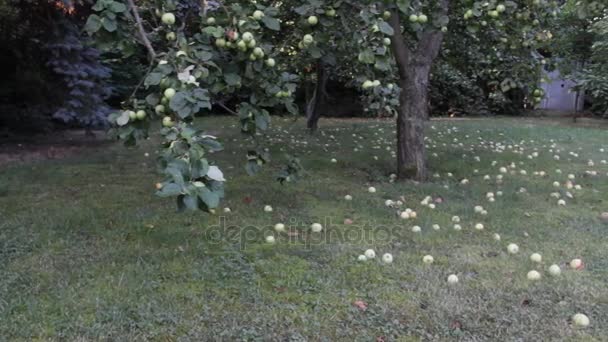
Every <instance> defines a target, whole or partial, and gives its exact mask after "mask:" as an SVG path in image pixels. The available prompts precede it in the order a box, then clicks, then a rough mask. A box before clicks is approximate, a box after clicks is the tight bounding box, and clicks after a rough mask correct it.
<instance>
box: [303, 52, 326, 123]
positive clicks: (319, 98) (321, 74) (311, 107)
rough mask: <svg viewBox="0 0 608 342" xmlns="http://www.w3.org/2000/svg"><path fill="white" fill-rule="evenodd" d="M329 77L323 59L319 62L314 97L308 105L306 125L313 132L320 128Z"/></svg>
mask: <svg viewBox="0 0 608 342" xmlns="http://www.w3.org/2000/svg"><path fill="white" fill-rule="evenodd" d="M328 79H329V73H328V72H327V70H325V65H324V64H323V62H321V60H319V61H318V62H317V80H316V83H315V90H314V92H313V95H312V98H311V100H310V102H309V103H308V105H307V106H306V118H307V121H306V127H308V129H309V130H310V131H311V132H314V131H316V130H317V128H318V123H319V118H320V117H321V108H322V107H323V101H324V99H325V94H326V91H325V87H327V80H328Z"/></svg>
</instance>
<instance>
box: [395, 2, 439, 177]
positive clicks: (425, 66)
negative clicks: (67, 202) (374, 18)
mask: <svg viewBox="0 0 608 342" xmlns="http://www.w3.org/2000/svg"><path fill="white" fill-rule="evenodd" d="M439 3H440V6H441V11H442V13H443V14H447V12H448V5H449V0H441V1H439ZM389 23H390V25H391V27H392V28H393V31H394V34H393V39H392V44H391V46H392V49H393V55H394V56H395V61H396V63H397V67H398V69H399V84H400V86H401V94H400V95H399V109H398V115H397V176H398V177H399V178H401V179H403V178H415V179H416V180H420V181H423V180H426V179H427V178H428V173H429V172H428V168H427V161H426V147H425V145H424V125H425V120H426V118H427V117H428V115H429V108H428V99H429V88H428V86H429V78H430V72H431V66H432V65H433V61H434V60H435V58H436V57H437V55H438V54H439V49H440V47H441V43H442V41H443V33H442V32H441V31H424V32H423V33H422V34H420V38H419V40H418V46H417V47H416V49H415V50H413V51H412V50H410V47H408V45H409V44H406V41H405V37H404V36H403V33H402V32H401V18H400V14H399V11H397V10H393V11H392V13H391V18H390V19H389Z"/></svg>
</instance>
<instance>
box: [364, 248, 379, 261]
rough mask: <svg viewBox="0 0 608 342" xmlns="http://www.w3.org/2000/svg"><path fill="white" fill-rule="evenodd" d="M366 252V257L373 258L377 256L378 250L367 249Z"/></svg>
mask: <svg viewBox="0 0 608 342" xmlns="http://www.w3.org/2000/svg"><path fill="white" fill-rule="evenodd" d="M364 254H365V257H366V258H368V259H373V258H375V257H376V252H374V250H373V249H368V250H366V251H365V253H364Z"/></svg>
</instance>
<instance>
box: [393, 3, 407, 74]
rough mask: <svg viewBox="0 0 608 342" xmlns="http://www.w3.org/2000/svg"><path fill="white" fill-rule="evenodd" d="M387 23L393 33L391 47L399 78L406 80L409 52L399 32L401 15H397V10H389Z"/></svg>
mask: <svg viewBox="0 0 608 342" xmlns="http://www.w3.org/2000/svg"><path fill="white" fill-rule="evenodd" d="M388 23H389V24H390V25H391V27H392V28H393V31H394V32H393V38H392V43H391V47H392V49H393V55H394V56H395V60H396V61H397V66H398V68H399V77H400V78H401V79H407V77H408V72H407V65H408V64H409V62H410V50H409V48H408V47H407V46H406V45H405V37H404V36H403V33H402V32H401V15H400V14H399V10H397V9H392V10H391V17H390V18H389V20H388Z"/></svg>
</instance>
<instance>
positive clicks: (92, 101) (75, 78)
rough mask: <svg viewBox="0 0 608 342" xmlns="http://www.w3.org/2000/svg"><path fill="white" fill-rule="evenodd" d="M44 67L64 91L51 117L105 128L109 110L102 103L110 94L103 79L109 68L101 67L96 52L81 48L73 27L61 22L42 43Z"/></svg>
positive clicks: (81, 39)
mask: <svg viewBox="0 0 608 342" xmlns="http://www.w3.org/2000/svg"><path fill="white" fill-rule="evenodd" d="M45 48H46V49H47V50H48V51H49V60H48V65H49V66H50V67H51V69H52V70H53V72H54V73H55V74H56V75H58V76H60V77H61V78H62V79H63V83H64V86H65V87H66V88H67V91H66V97H65V99H64V101H63V105H62V106H61V107H60V108H59V109H58V110H57V111H56V112H55V113H54V115H53V117H54V118H56V119H59V120H62V121H63V122H66V123H68V122H76V123H78V124H80V125H82V126H85V127H88V128H89V127H95V126H97V127H106V126H107V125H108V122H107V116H108V114H109V113H110V111H111V110H110V108H109V107H108V106H107V105H106V103H105V100H106V99H107V98H108V97H109V96H110V95H111V94H112V88H111V87H110V85H109V84H108V82H107V80H108V79H109V77H110V75H111V69H110V68H108V67H106V66H104V65H102V64H101V61H100V54H99V51H98V50H97V49H95V48H92V47H89V46H87V45H85V43H84V42H83V38H82V36H81V33H80V31H79V30H78V29H77V27H76V26H75V25H74V24H72V23H70V22H68V21H64V22H63V23H62V25H59V26H58V27H57V28H56V29H55V34H54V39H53V41H51V42H50V43H48V44H46V46H45Z"/></svg>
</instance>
